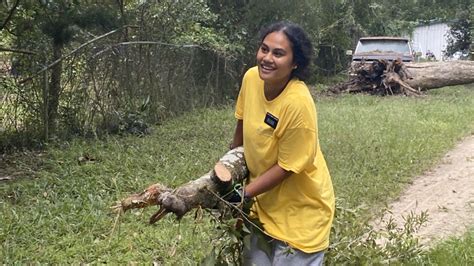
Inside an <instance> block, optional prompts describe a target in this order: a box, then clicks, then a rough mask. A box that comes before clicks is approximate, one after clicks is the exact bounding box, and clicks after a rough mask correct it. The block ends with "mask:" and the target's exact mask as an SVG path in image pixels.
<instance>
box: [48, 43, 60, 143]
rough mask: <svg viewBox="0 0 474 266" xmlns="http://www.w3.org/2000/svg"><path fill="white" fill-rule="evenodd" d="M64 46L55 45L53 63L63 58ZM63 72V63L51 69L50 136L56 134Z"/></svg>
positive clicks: (49, 99)
mask: <svg viewBox="0 0 474 266" xmlns="http://www.w3.org/2000/svg"><path fill="white" fill-rule="evenodd" d="M62 53H63V45H62V44H57V43H53V60H52V61H53V62H55V61H56V60H59V59H60V58H61V57H62ZM62 71H63V66H62V61H59V62H58V63H57V64H56V65H54V66H53V67H52V69H51V81H50V84H49V88H48V92H49V94H48V102H47V104H48V108H47V109H48V123H47V125H48V127H49V129H48V131H49V133H50V134H54V133H55V132H56V123H57V118H58V107H59V94H60V92H61V74H62Z"/></svg>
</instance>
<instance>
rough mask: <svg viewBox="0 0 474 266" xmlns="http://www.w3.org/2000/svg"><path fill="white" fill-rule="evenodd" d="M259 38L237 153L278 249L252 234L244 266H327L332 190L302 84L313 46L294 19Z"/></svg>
mask: <svg viewBox="0 0 474 266" xmlns="http://www.w3.org/2000/svg"><path fill="white" fill-rule="evenodd" d="M261 36H262V37H261V43H260V47H259V49H258V51H257V55H256V59H257V66H256V67H253V68H251V69H249V70H248V71H247V73H246V74H245V76H244V79H243V81H242V87H241V90H240V94H239V97H238V100H237V105H236V111H235V117H236V118H237V127H236V130H235V134H234V139H233V142H232V144H231V148H233V147H237V146H240V145H243V146H244V151H245V160H246V163H247V166H248V169H249V171H250V176H249V182H248V184H247V185H246V186H245V188H244V189H243V193H240V195H242V196H243V197H244V198H253V199H254V204H253V206H252V209H251V213H250V215H251V216H254V217H255V218H258V219H259V221H260V222H261V223H262V224H263V228H264V231H265V237H266V238H267V242H268V243H267V244H269V245H270V246H271V250H272V252H271V254H267V253H266V252H264V251H263V250H262V249H261V245H260V244H257V241H259V238H257V237H256V236H255V235H253V236H252V238H251V244H250V246H248V247H246V249H245V250H244V264H245V265H251V264H257V265H321V264H322V262H323V258H324V251H325V249H326V248H327V247H328V245H329V231H330V229H331V224H332V220H333V216H334V192H333V187H332V181H331V177H330V175H329V171H328V168H327V166H326V162H325V160H324V157H323V154H322V153H321V149H320V147H319V141H318V130H317V121H316V108H315V105H314V100H313V98H312V97H311V94H310V93H309V90H308V87H307V86H306V84H305V83H304V80H305V78H306V77H307V73H308V66H309V63H310V62H311V53H312V46H311V42H310V41H309V39H308V38H307V36H306V34H305V32H304V31H303V30H302V29H301V28H300V27H299V26H297V25H295V24H292V23H288V22H278V23H276V24H273V25H271V26H270V27H268V28H266V29H265V30H264V31H263V32H262V35H261ZM288 249H292V250H293V252H291V253H288V252H287V251H288Z"/></svg>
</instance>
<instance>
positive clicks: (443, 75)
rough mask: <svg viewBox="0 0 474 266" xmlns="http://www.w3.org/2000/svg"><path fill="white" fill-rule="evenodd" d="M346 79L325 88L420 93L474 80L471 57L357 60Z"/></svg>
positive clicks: (346, 90)
mask: <svg viewBox="0 0 474 266" xmlns="http://www.w3.org/2000/svg"><path fill="white" fill-rule="evenodd" d="M354 74H355V75H354V76H352V77H351V78H350V79H349V81H346V82H344V83H340V84H337V85H336V86H334V87H332V88H330V89H329V91H330V92H332V93H343V92H350V93H357V92H366V93H370V94H376V95H392V94H405V95H420V94H421V92H422V91H424V90H430V89H435V88H441V87H445V86H452V85H461V84H469V83H474V62H473V61H449V62H425V63H407V64H404V63H403V62H402V61H401V60H395V61H392V62H387V61H385V60H379V61H373V62H371V63H366V62H361V63H359V64H357V65H355V66H354Z"/></svg>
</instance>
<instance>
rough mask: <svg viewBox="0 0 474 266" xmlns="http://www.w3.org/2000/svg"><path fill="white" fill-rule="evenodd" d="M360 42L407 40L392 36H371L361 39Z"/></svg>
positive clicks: (406, 39)
mask: <svg viewBox="0 0 474 266" xmlns="http://www.w3.org/2000/svg"><path fill="white" fill-rule="evenodd" d="M359 40H360V41H365V40H397V41H409V39H408V38H404V37H393V36H371V37H362V38H360V39H359Z"/></svg>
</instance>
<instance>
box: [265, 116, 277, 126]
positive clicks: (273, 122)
mask: <svg viewBox="0 0 474 266" xmlns="http://www.w3.org/2000/svg"><path fill="white" fill-rule="evenodd" d="M264 122H265V124H267V125H269V126H271V127H272V128H273V129H275V128H276V127H277V124H278V117H276V116H274V115H272V114H270V113H268V112H267V114H266V115H265V120H264Z"/></svg>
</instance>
